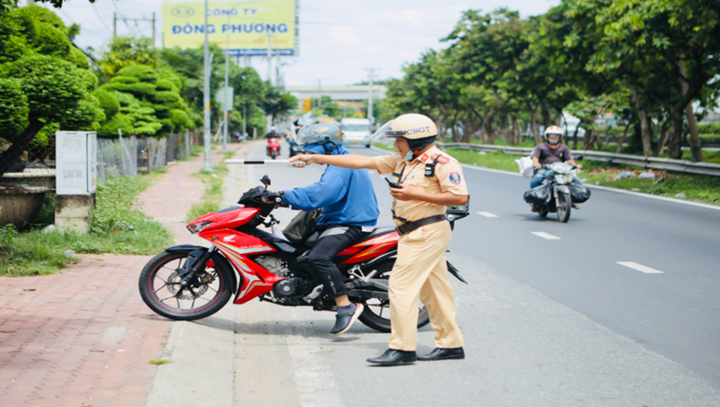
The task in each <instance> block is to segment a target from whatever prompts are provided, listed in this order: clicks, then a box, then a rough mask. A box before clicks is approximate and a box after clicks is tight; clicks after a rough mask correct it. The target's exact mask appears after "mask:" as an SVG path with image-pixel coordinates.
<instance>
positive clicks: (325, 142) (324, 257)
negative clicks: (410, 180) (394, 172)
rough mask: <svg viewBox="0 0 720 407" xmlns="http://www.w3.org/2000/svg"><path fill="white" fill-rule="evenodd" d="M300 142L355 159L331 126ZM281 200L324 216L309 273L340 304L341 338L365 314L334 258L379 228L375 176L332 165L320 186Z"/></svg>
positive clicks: (306, 132)
mask: <svg viewBox="0 0 720 407" xmlns="http://www.w3.org/2000/svg"><path fill="white" fill-rule="evenodd" d="M297 142H298V144H299V145H300V146H302V148H304V150H305V152H307V153H309V154H318V155H343V154H350V152H349V151H348V150H347V149H346V148H345V146H343V145H342V132H341V131H340V128H339V127H338V126H335V125H334V124H330V123H319V124H315V125H312V126H307V127H303V129H302V130H301V131H300V133H299V134H298V136H297ZM273 194H277V193H275V192H271V193H270V198H272V195H273ZM279 194H280V196H281V197H282V203H284V204H289V205H291V206H292V207H293V208H295V209H302V210H304V211H310V210H314V209H318V208H322V210H323V211H322V215H321V216H320V217H319V218H318V220H317V223H316V229H317V231H318V232H319V233H320V235H319V237H318V239H317V242H316V243H315V245H314V246H313V248H312V249H311V250H310V252H309V253H308V254H307V255H306V256H307V263H308V264H309V265H310V266H311V269H310V270H308V271H310V272H311V273H315V274H316V275H315V276H314V277H316V278H319V279H320V281H322V283H323V287H324V288H323V294H324V295H328V296H330V297H332V298H334V299H335V304H336V305H337V314H336V322H335V326H334V327H333V328H332V330H331V331H330V333H331V334H332V335H340V334H342V333H344V332H346V331H347V330H348V329H350V326H352V324H353V323H355V321H356V320H357V318H358V317H359V316H360V314H361V313H362V312H363V305H362V304H354V303H351V302H350V299H349V298H348V292H347V287H345V284H344V282H343V276H342V274H341V273H340V270H339V269H338V268H337V266H336V265H335V263H334V262H333V258H334V257H335V256H337V254H338V253H340V252H341V251H342V250H343V249H345V248H346V247H348V246H350V245H353V244H355V243H357V242H359V241H360V240H361V239H362V238H363V236H365V234H366V233H369V232H372V231H373V230H374V228H375V225H376V223H377V218H378V215H379V214H380V210H379V209H378V204H377V198H376V197H375V191H374V189H373V184H372V180H371V178H370V174H369V173H368V172H367V171H365V170H361V169H350V168H340V167H336V166H333V165H328V166H327V169H326V170H325V172H324V173H323V175H322V177H321V178H320V181H318V182H316V183H314V184H312V185H308V186H306V187H301V188H294V189H290V190H287V191H283V192H280V193H279ZM264 200H265V199H264ZM265 201H266V202H269V201H268V200H265Z"/></svg>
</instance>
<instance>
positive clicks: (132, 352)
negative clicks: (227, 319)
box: [0, 145, 240, 407]
mask: <svg viewBox="0 0 720 407" xmlns="http://www.w3.org/2000/svg"><path fill="white" fill-rule="evenodd" d="M228 147H229V150H234V149H236V148H239V147H240V146H238V145H228ZM222 157H223V155H222V154H221V153H214V154H213V162H214V163H217V162H218V161H219V160H220V159H222ZM202 164H203V162H202V157H194V158H193V159H191V160H189V161H182V162H178V163H176V164H175V165H170V166H168V172H167V173H166V174H164V175H163V177H162V178H160V179H159V180H158V182H156V183H155V184H154V185H152V186H151V187H149V188H148V189H147V190H145V191H144V192H143V193H142V194H140V195H139V196H138V206H140V207H141V208H142V210H143V211H144V212H145V213H146V214H147V215H149V216H152V217H154V218H156V219H158V220H160V221H161V222H162V223H163V224H164V225H165V226H167V227H169V228H170V229H171V230H173V232H174V233H176V236H177V237H178V238H179V240H182V241H183V242H186V241H187V242H191V239H190V238H191V237H192V236H191V235H190V234H189V233H188V232H187V230H186V229H185V223H186V220H185V219H184V216H185V214H186V213H187V211H188V209H189V208H190V206H191V204H192V203H194V202H198V201H199V200H200V198H201V197H202V195H203V192H204V184H202V183H201V182H200V181H198V180H196V179H194V178H191V177H189V175H191V174H193V173H195V172H197V171H199V170H200V169H201V168H202ZM181 233H182V235H181ZM82 257H83V260H82V261H81V262H80V263H77V264H74V265H71V266H70V267H68V268H67V269H64V270H62V271H59V272H58V273H56V274H54V275H49V276H33V277H15V278H11V277H0V310H2V311H0V407H25V406H27V407H35V406H42V407H46V406H47V407H49V406H59V407H65V406H68V407H80V406H83V405H85V406H92V407H105V406H118V407H132V406H138V407H139V406H142V405H144V403H145V399H146V397H147V394H148V392H149V390H150V385H151V383H152V379H153V376H154V374H155V371H156V369H157V368H156V367H155V366H153V365H150V364H149V361H150V360H153V359H156V358H158V357H159V356H160V355H161V354H162V351H163V348H164V346H165V341H166V339H167V335H168V334H169V332H170V328H171V324H172V321H170V320H168V319H165V318H162V317H160V316H157V315H156V314H154V313H153V312H152V311H151V310H150V309H149V308H148V307H147V306H146V305H145V304H144V303H143V301H142V299H141V298H140V295H139V293H138V290H137V284H138V283H137V278H138V274H139V273H140V270H142V268H143V266H144V265H145V264H146V263H147V261H148V260H149V259H150V258H151V256H114V255H83V256H82Z"/></svg>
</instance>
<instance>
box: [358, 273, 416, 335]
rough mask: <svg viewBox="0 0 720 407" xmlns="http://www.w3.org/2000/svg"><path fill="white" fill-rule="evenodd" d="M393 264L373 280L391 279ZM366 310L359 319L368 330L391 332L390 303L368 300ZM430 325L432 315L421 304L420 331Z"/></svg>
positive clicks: (365, 304) (365, 303)
mask: <svg viewBox="0 0 720 407" xmlns="http://www.w3.org/2000/svg"><path fill="white" fill-rule="evenodd" d="M392 266H393V264H389V265H388V266H385V267H383V268H382V270H380V271H378V273H377V274H376V275H375V277H373V278H385V279H388V278H390V272H391V271H392ZM363 305H364V306H365V309H364V310H363V312H362V314H360V316H359V317H358V319H359V320H360V322H362V323H363V324H365V325H366V326H367V327H368V328H372V329H374V330H376V331H378V332H384V333H389V332H390V301H385V300H378V299H374V300H367V301H365V302H364V303H363ZM429 323H430V314H429V313H428V310H427V308H425V306H424V305H422V304H420V307H419V309H418V325H417V327H418V329H420V328H422V327H424V326H425V325H427V324H429Z"/></svg>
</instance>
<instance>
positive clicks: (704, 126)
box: [697, 122, 720, 137]
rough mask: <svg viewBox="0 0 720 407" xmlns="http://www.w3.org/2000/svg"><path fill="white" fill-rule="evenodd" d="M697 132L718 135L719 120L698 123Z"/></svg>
mask: <svg viewBox="0 0 720 407" xmlns="http://www.w3.org/2000/svg"><path fill="white" fill-rule="evenodd" d="M697 127H698V133H700V134H716V135H718V137H720V122H710V123H698V124H697Z"/></svg>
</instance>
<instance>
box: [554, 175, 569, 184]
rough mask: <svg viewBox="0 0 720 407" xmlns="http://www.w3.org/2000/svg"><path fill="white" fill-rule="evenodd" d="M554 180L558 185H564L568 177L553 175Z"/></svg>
mask: <svg viewBox="0 0 720 407" xmlns="http://www.w3.org/2000/svg"><path fill="white" fill-rule="evenodd" d="M555 180H556V181H557V182H558V184H565V183H567V180H568V176H567V175H560V174H555Z"/></svg>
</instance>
